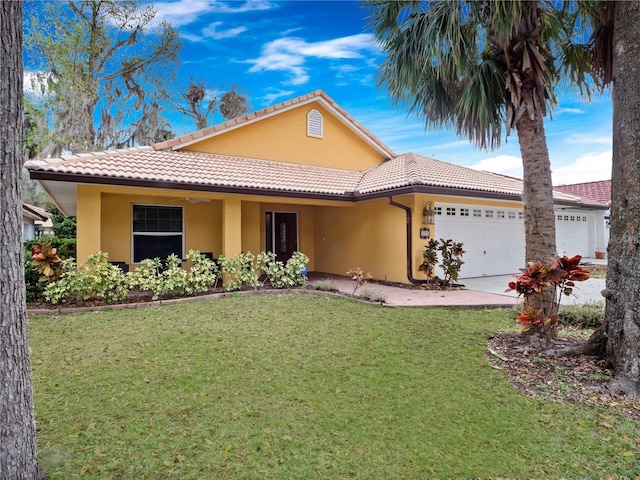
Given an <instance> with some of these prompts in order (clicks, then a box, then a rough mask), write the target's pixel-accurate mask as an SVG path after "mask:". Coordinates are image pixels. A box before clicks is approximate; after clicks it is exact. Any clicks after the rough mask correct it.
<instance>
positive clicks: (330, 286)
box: [313, 278, 340, 292]
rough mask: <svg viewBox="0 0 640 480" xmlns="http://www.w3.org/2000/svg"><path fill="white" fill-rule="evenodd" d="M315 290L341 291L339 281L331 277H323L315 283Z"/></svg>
mask: <svg viewBox="0 0 640 480" xmlns="http://www.w3.org/2000/svg"><path fill="white" fill-rule="evenodd" d="M313 288H314V289H315V290H321V291H323V292H339V291H340V289H339V288H338V282H336V281H335V280H331V279H329V278H323V279H322V280H318V281H317V282H315V283H314V284H313Z"/></svg>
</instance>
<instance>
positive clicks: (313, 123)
mask: <svg viewBox="0 0 640 480" xmlns="http://www.w3.org/2000/svg"><path fill="white" fill-rule="evenodd" d="M307 136H308V137H315V138H323V136H324V124H323V119H322V114H321V113H320V112H319V111H318V110H311V111H310V112H309V113H307Z"/></svg>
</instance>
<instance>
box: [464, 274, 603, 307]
mask: <svg viewBox="0 0 640 480" xmlns="http://www.w3.org/2000/svg"><path fill="white" fill-rule="evenodd" d="M514 278H515V275H497V276H494V277H476V278H464V279H461V280H460V283H461V284H462V285H464V286H465V288H466V289H467V290H473V291H477V292H485V293H493V294H495V295H507V296H509V297H514V298H516V297H517V296H518V294H517V293H516V292H513V291H511V292H505V290H506V289H507V288H508V287H507V285H508V284H509V282H512V281H513V280H514ZM605 282H606V280H605V279H603V278H590V279H589V280H587V281H586V282H576V286H575V287H574V289H573V294H572V295H570V296H569V297H564V298H563V299H562V301H561V304H562V305H582V304H585V303H593V302H603V301H604V297H603V296H602V295H601V294H600V292H602V290H604V288H605Z"/></svg>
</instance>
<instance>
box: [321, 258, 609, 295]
mask: <svg viewBox="0 0 640 480" xmlns="http://www.w3.org/2000/svg"><path fill="white" fill-rule="evenodd" d="M585 262H590V263H600V264H602V263H606V260H595V259H590V258H589V259H585ZM515 276H516V274H515V273H514V274H513V275H496V276H491V277H477V278H465V279H461V280H460V281H459V283H460V284H462V285H464V288H463V289H458V290H428V289H425V288H421V287H418V286H415V287H411V286H407V287H406V288H405V287H401V286H391V285H382V284H379V283H367V284H365V285H364V286H362V287H360V288H359V289H358V290H357V292H356V295H362V292H363V291H366V290H369V291H371V292H375V293H377V294H379V295H380V296H382V297H384V298H385V304H386V305H391V306H414V307H470V306H475V307H511V306H513V305H517V304H519V303H521V302H522V299H521V298H519V297H518V295H517V293H515V292H513V291H512V292H505V290H506V289H507V288H508V284H509V282H512V281H513V280H514V278H515ZM322 279H330V280H333V281H334V282H335V283H336V285H337V287H338V289H339V290H340V291H341V292H343V293H347V294H351V293H353V287H354V285H355V284H354V281H353V280H351V279H350V278H349V277H343V276H338V275H329V274H322V273H316V272H313V273H311V274H310V275H309V283H310V284H313V283H315V282H317V281H318V280H322ZM604 288H605V280H604V279H599V278H591V279H589V280H587V281H586V282H578V283H577V284H576V286H575V288H574V294H573V295H571V296H569V297H564V298H562V304H563V305H582V304H585V303H592V302H602V301H604V298H603V297H602V295H601V294H600V292H601V291H602V290H604Z"/></svg>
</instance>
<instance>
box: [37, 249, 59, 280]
mask: <svg viewBox="0 0 640 480" xmlns="http://www.w3.org/2000/svg"><path fill="white" fill-rule="evenodd" d="M31 264H32V265H33V266H34V267H35V268H36V269H37V270H38V272H39V273H40V275H42V278H41V279H40V281H42V282H55V281H56V280H59V279H60V274H61V273H62V259H61V258H60V257H59V256H58V251H57V249H56V248H54V247H52V246H51V244H50V243H49V242H37V243H34V244H33V249H32V250H31Z"/></svg>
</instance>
